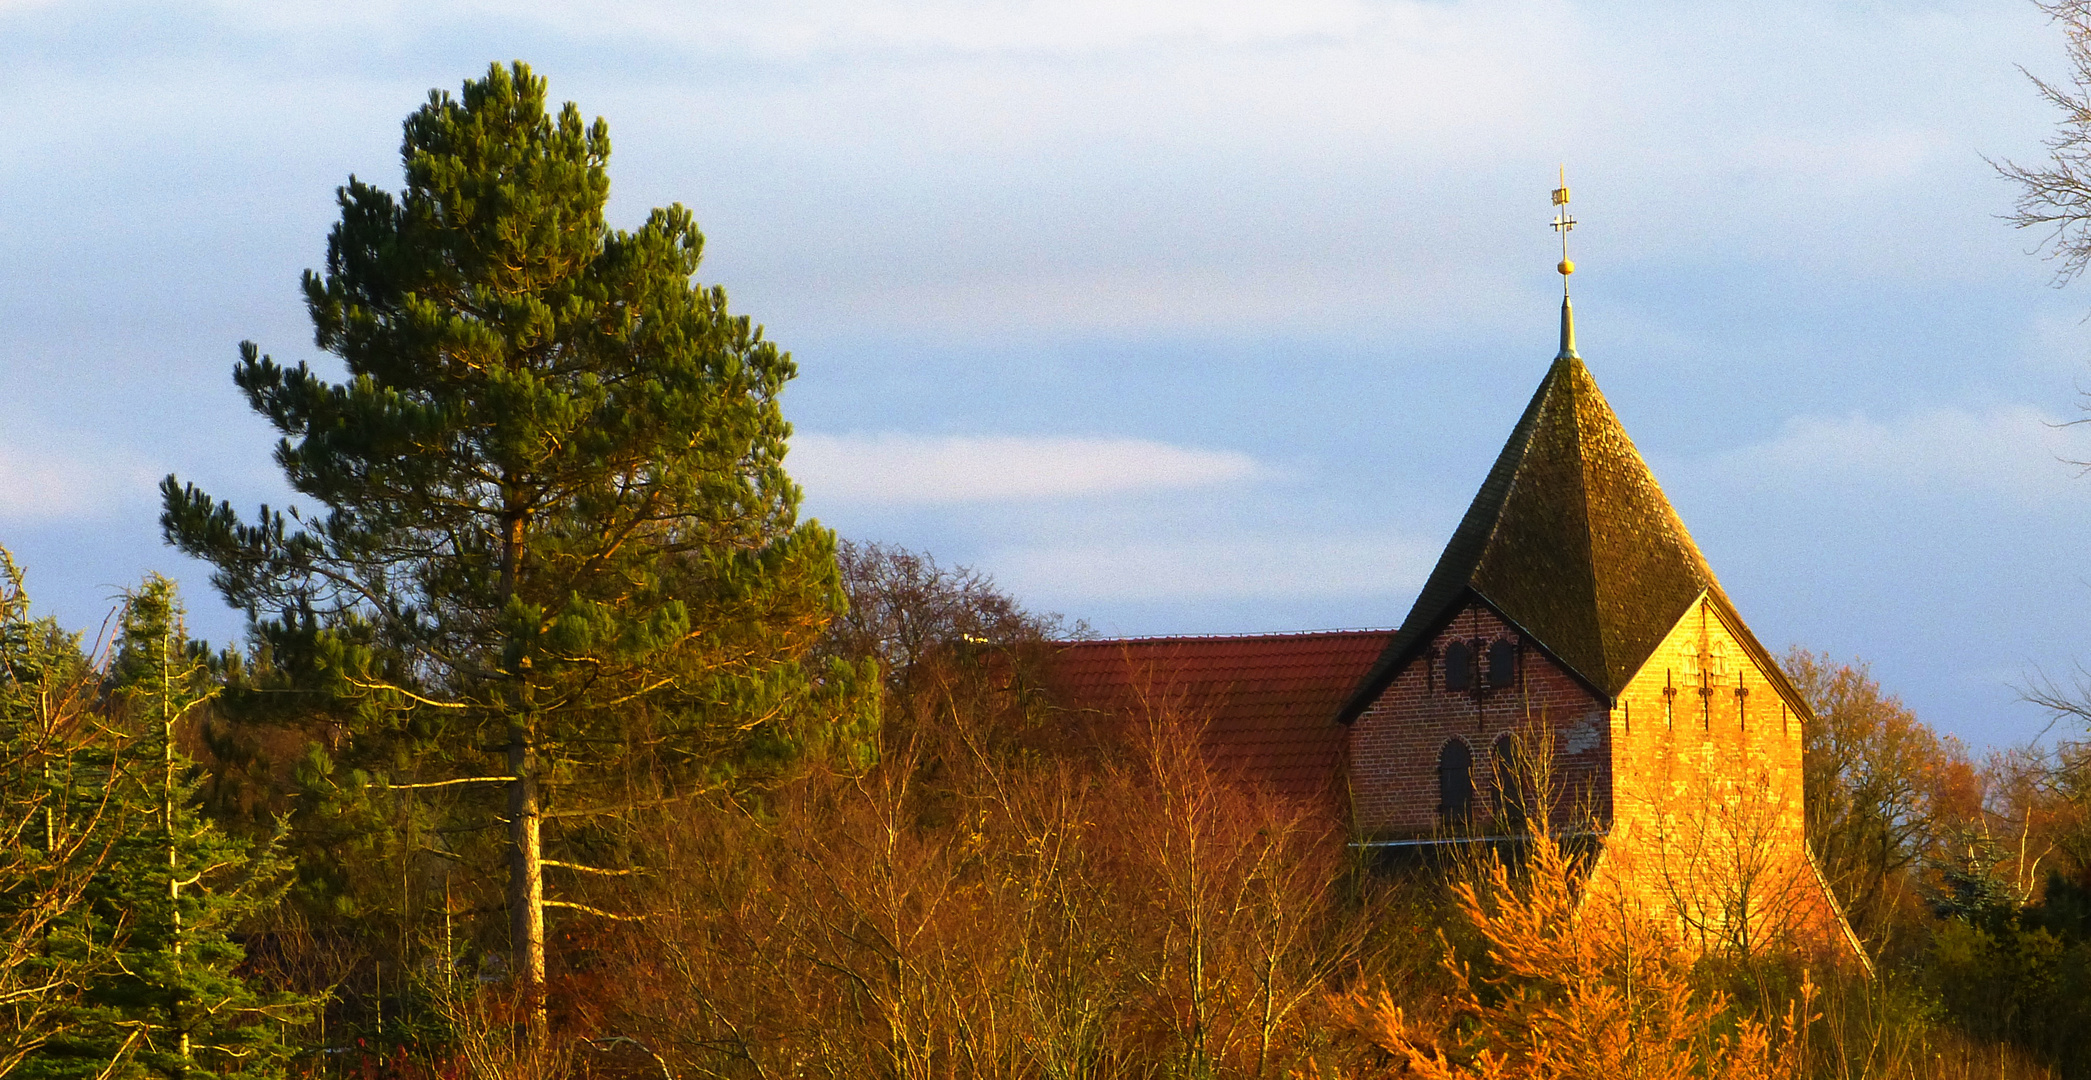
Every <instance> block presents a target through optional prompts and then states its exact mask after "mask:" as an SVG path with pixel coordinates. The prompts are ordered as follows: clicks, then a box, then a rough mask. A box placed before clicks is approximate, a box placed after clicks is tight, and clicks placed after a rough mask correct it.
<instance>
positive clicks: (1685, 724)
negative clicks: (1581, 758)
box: [1602, 599, 1843, 945]
mask: <svg viewBox="0 0 2091 1080" xmlns="http://www.w3.org/2000/svg"><path fill="white" fill-rule="evenodd" d="M1702 676H1703V677H1702ZM1794 704H1795V703H1791V702H1788V701H1787V700H1786V699H1785V698H1784V697H1782V696H1781V694H1780V693H1779V691H1778V690H1777V688H1776V687H1775V686H1774V685H1773V684H1772V683H1771V681H1770V680H1769V679H1767V678H1766V676H1765V672H1764V670H1763V668H1762V667H1761V666H1760V665H1759V664H1758V662H1757V661H1756V660H1755V659H1754V658H1753V657H1752V656H1750V654H1749V653H1748V652H1747V651H1745V650H1744V648H1743V646H1742V643H1741V641H1740V639H1739V637H1738V635H1737V633H1736V629H1735V628H1734V627H1732V626H1730V625H1729V624H1728V622H1727V621H1726V619H1725V618H1724V616H1723V614H1722V612H1721V609H1720V608H1719V607H1718V606H1717V605H1715V604H1714V603H1712V602H1710V601H1708V600H1705V599H1702V600H1701V601H1700V602H1699V603H1698V604H1696V605H1694V606H1693V607H1692V608H1691V609H1690V610H1689V611H1688V612H1687V613H1686V614H1685V615H1684V617H1683V618H1682V619H1680V620H1679V621H1678V623H1677V625H1676V626H1674V627H1672V628H1671V631H1670V633H1669V635H1668V636H1667V637H1666V638H1665V639H1664V641H1663V643H1662V645H1661V646H1659V647H1658V648H1657V649H1656V651H1655V653H1654V654H1653V655H1651V656H1650V657H1649V659H1648V662H1647V664H1646V665H1645V666H1644V667H1643V668H1642V670H1641V672H1640V673H1639V674H1637V675H1636V676H1635V677H1634V679H1633V681H1632V682H1630V683H1628V684H1627V687H1626V689H1625V690H1624V691H1622V692H1621V693H1620V695H1619V701H1618V704H1617V705H1616V706H1615V707H1614V708H1613V710H1612V714H1611V731H1612V739H1611V742H1612V746H1613V753H1614V775H1615V777H1616V781H1615V784H1614V788H1613V798H1612V831H1611V835H1610V836H1609V837H1608V838H1607V840H1606V844H1605V856H1604V864H1603V867H1602V873H1603V875H1604V876H1605V877H1606V878H1607V879H1608V884H1609V885H1610V886H1613V887H1622V888H1624V889H1626V890H1627V891H1628V892H1629V893H1630V894H1631V895H1634V896H1635V897H1637V898H1638V899H1639V900H1640V901H1641V902H1642V903H1643V904H1645V905H1647V906H1648V907H1649V909H1650V910H1654V911H1661V912H1666V913H1667V914H1668V915H1669V916H1670V917H1671V918H1673V919H1675V920H1676V922H1677V923H1678V926H1679V929H1681V930H1682V931H1684V933H1685V934H1686V936H1687V937H1688V938H1692V939H1697V940H1698V941H1699V943H1701V944H1706V945H1715V944H1723V943H1731V942H1734V941H1737V940H1740V939H1741V937H1742V936H1743V935H1747V937H1748V938H1749V939H1750V940H1752V941H1759V940H1762V939H1763V938H1765V937H1766V936H1767V935H1774V934H1777V933H1779V932H1781V931H1783V930H1792V931H1797V932H1802V933H1805V934H1807V935H1808V936H1812V937H1816V938H1822V939H1825V940H1828V939H1830V938H1834V937H1841V935H1842V933H1843V930H1842V928H1841V926H1839V925H1838V921H1837V917H1836V915H1835V914H1834V911H1835V908H1834V904H1833V902H1832V901H1830V900H1829V898H1828V896H1827V894H1826V893H1825V892H1824V890H1823V888H1822V885H1821V883H1820V881H1819V880H1818V879H1817V877H1816V875H1815V872H1814V870H1813V868H1812V866H1811V865H1810V864H1809V862H1808V858H1807V847H1806V844H1807V839H1806V832H1805V829H1806V823H1805V817H1804V808H1803V804H1802V798H1801V796H1802V790H1801V784H1802V774H1801V716H1800V714H1799V713H1798V712H1797V711H1796V709H1795V707H1794ZM1739 919H1747V920H1748V923H1749V924H1748V925H1741V924H1740V923H1739V922H1738V920H1739Z"/></svg>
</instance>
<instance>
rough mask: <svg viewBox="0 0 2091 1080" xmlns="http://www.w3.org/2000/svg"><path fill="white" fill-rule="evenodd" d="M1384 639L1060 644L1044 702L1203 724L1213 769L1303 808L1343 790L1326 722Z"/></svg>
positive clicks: (1339, 735) (1331, 727) (1339, 753)
mask: <svg viewBox="0 0 2091 1080" xmlns="http://www.w3.org/2000/svg"><path fill="white" fill-rule="evenodd" d="M1393 638H1394V632H1393V631H1391V630H1342V631H1328V632H1323V633H1311V634H1263V635H1253V636H1245V637H1177V638H1131V639H1124V640H1116V641H1078V642H1070V643H1067V644H1065V645H1062V646H1059V647H1057V648H1056V650H1055V651H1054V654H1053V656H1052V657H1051V659H1050V660H1049V661H1048V663H1047V665H1046V670H1045V673H1044V682H1045V686H1046V690H1047V692H1048V693H1050V694H1051V695H1053V697H1054V699H1055V701H1056V702H1057V703H1058V704H1059V705H1060V706H1061V707H1062V708H1066V709H1072V710H1078V711H1087V712H1100V713H1119V714H1124V713H1135V714H1136V713H1138V712H1139V711H1140V710H1141V709H1142V708H1143V702H1144V703H1147V704H1148V705H1150V706H1152V707H1166V708H1168V709H1171V710H1172V711H1176V712H1179V713H1180V714H1182V715H1184V716H1186V717H1189V718H1191V719H1193V720H1196V721H1202V722H1204V723H1205V724H1206V728H1205V733H1204V742H1205V747H1206V751H1207V753H1208V754H1209V755H1210V759H1211V760H1212V762H1213V764H1214V765H1215V766H1216V767H1218V768H1220V769H1222V770H1224V771H1228V772H1234V773H1237V774H1239V775H1241V776H1243V777H1244V778H1245V779H1247V780H1249V781H1250V782H1252V783H1255V784H1258V785H1261V786H1263V787H1266V788H1268V789H1269V790H1271V791H1273V792H1276V793H1279V794H1284V795H1290V796H1294V797H1297V798H1302V799H1322V798H1328V797H1332V796H1334V795H1335V794H1337V793H1339V792H1340V791H1341V790H1342V779H1343V778H1342V775H1341V773H1342V769H1343V749H1344V735H1345V731H1346V729H1345V728H1344V727H1343V726H1342V725H1340V724H1338V723H1337V722H1336V712H1337V710H1338V709H1339V708H1341V707H1342V705H1343V702H1344V699H1345V698H1347V697H1349V696H1350V694H1351V693H1352V691H1354V690H1356V689H1357V686H1358V683H1359V682H1360V681H1361V680H1363V679H1364V677H1365V674H1366V672H1367V671H1368V670H1370V669H1371V667H1372V663H1373V661H1374V660H1376V659H1378V658H1379V656H1380V654H1381V653H1383V652H1385V651H1386V648H1387V645H1388V643H1389V642H1390V641H1392V640H1393Z"/></svg>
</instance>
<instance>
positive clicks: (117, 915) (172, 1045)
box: [23, 576, 305, 1078]
mask: <svg viewBox="0 0 2091 1080" xmlns="http://www.w3.org/2000/svg"><path fill="white" fill-rule="evenodd" d="M116 644H117V652H116V656H115V659H114V662H113V664H112V666H111V669H110V671H109V672H108V675H107V678H106V686H105V690H106V698H105V706H106V708H107V709H108V711H109V713H110V715H109V716H108V717H107V722H106V725H105V731H104V734H103V736H102V739H101V740H100V743H99V745H96V746H94V747H93V748H91V750H89V751H88V752H85V753H83V754H82V755H80V756H81V757H82V758H84V759H85V760H87V761H90V762H92V763H93V764H94V765H96V766H97V768H95V769H94V770H93V771H94V772H96V773H100V774H101V775H106V776H108V777H110V778H111V781H110V783H109V785H108V787H106V788H104V789H101V790H98V791H97V790H91V789H87V788H86V787H85V786H83V785H80V784H77V783H75V784H74V785H72V787H71V790H70V791H69V792H68V794H67V799H66V802H67V803H68V804H69V805H72V806H75V807H78V806H79V805H81V804H82V803H83V802H93V801H95V800H97V799H103V800H104V802H105V803H106V804H108V805H111V806H113V810H111V811H109V812H105V813H103V814H102V816H101V817H100V819H99V821H100V827H101V828H102V829H105V830H109V831H110V832H111V833H112V835H111V836H110V843H109V851H108V857H107V860H106V863H105V864H104V865H103V866H102V867H101V868H100V869H99V872H98V873H97V874H96V875H95V876H94V879H93V881H92V882H91V883H90V884H89V885H88V887H87V890H86V899H87V903H86V905H85V910H84V911H83V912H82V913H81V917H79V918H77V919H70V920H67V921H65V922H63V923H61V924H60V925H59V926H58V927H57V928H56V931H57V932H56V933H55V934H54V935H53V941H52V942H51V950H52V952H53V953H54V954H55V955H57V956H61V957H65V956H74V957H80V958H83V959H86V958H91V957H93V956H94V954H95V953H96V951H97V950H105V951H107V952H108V953H109V954H110V956H109V960H110V962H108V963H105V964H99V965H96V967H95V970H94V972H93V974H92V975H91V976H90V977H89V978H87V979H86V980H85V981H84V985H83V993H82V994H81V995H80V997H79V999H78V1004H77V1005H76V1006H75V1007H74V1008H73V1009H72V1010H70V1014H69V1016H68V1018H67V1019H68V1029H67V1030H66V1031H64V1032H63V1033H61V1034H59V1035H57V1036H55V1037H53V1038H51V1039H50V1040H49V1041H48V1042H46V1043H45V1045H44V1046H43V1047H42V1048H41V1049H40V1050H39V1051H38V1052H37V1053H36V1054H35V1055H33V1056H31V1057H30V1058H29V1060H28V1061H27V1062H26V1063H25V1064H24V1068H23V1073H24V1075H25V1076H28V1077H34V1078H44V1077H50V1078H59V1077H67V1078H70V1077H155V1076H157V1077H174V1078H189V1077H209V1076H240V1077H269V1076H280V1075H282V1071H283V1069H282V1066H283V1064H284V1062H285V1061H286V1060H287V1059H288V1058H289V1056H290V1054H291V1047H290V1046H289V1045H288V1044H287V1043H286V1042H285V1041H284V1039H283V1032H284V1030H285V1027H286V1025H288V1024H290V1023H291V1022H293V1021H296V1020H298V1019H300V1018H301V1016H302V1014H303V1012H304V1010H305V1003H304V1002H302V1001H300V1000H298V999H296V998H294V997H291V996H289V995H284V994H270V993H263V992H261V991H257V990H256V989H254V988H252V987H250V986H249V985H248V984H247V982H246V981H245V980H244V979H242V978H241V977H240V975H239V974H238V973H237V972H236V969H237V968H238V967H239V965H240V964H241V962H242V961H243V960H244V959H245V958H246V954H245V951H244V950H243V949H242V947H241V946H240V944H239V943H238V942H237V941H236V940H235V939H234V937H233V934H234V933H235V931H237V930H238V929H239V928H240V927H241V926H242V924H244V923H247V922H250V921H251V920H252V919H253V918H254V917H255V916H256V915H257V914H258V913H259V912H261V911H262V910H263V909H265V908H266V907H268V906H269V905H270V904H272V903H273V902H274V901H275V899H276V897H277V896H278V895H279V893H280V891H281V890H280V885H279V883H280V881H281V880H282V879H283V877H284V876H285V875H286V873H287V871H288V867H287V866H285V865H284V863H283V860H282V859H281V857H280V856H278V855H277V853H276V852H275V851H274V850H273V848H272V847H269V846H264V847H262V848H261V849H260V850H258V851H257V850H254V849H253V848H252V847H251V846H250V845H249V844H247V843H245V842H242V841H240V840H237V839H235V838H233V837H230V836H228V835H227V834H225V833H224V832H223V831H222V830H220V829H218V828H217V827H216V826H214V825H213V824H212V823H211V822H210V821H209V820H207V819H206V818H204V817H203V815H202V814H201V813H199V812H198V810H197V797H196V792H197V787H198V785H199V783H200V774H201V770H200V769H198V768H197V766H196V764H195V763H194V762H193V761H191V760H190V759H189V758H188V756H187V755H186V754H184V753H183V752H182V750H181V748H180V745H179V743H180V737H179V732H180V731H181V730H183V729H185V728H188V727H191V726H193V724H194V723H195V721H196V714H197V712H198V710H199V707H200V706H202V705H204V703H206V702H208V701H209V700H210V699H211V698H212V697H213V696H214V695H215V693H216V686H215V678H214V676H213V674H212V672H211V665H210V663H209V658H208V657H207V655H206V654H205V652H204V648H203V646H202V644H201V643H198V642H191V641H190V640H189V639H188V636H187V632H186V629H185V627H184V625H183V620H182V612H181V608H180V606H179V604H178V602H177V599H176V595H175V588H174V584H173V583H172V582H170V581H168V580H167V579H165V578H162V577H158V576H153V577H149V578H148V579H147V580H146V582H145V584H144V585H143V586H142V587H141V588H139V589H138V590H137V591H135V592H133V593H131V594H130V595H129V596H128V597H127V599H126V602H125V604H124V608H123V612H122V616H121V622H120V629H119V635H118V638H117V643H116ZM104 763H106V764H104ZM104 796H106V798H105V799H104Z"/></svg>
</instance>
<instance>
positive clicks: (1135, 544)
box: [990, 534, 1436, 603]
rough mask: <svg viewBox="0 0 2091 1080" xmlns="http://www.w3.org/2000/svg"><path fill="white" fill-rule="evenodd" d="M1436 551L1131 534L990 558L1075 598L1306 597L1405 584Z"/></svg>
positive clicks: (1029, 588) (1043, 588)
mask: <svg viewBox="0 0 2091 1080" xmlns="http://www.w3.org/2000/svg"><path fill="white" fill-rule="evenodd" d="M1435 555H1436V552H1435V551H1434V550H1431V549H1430V548H1429V547H1428V546H1427V545H1423V544H1418V543H1416V542H1414V541H1412V540H1408V539H1406V538H1402V537H1395V536H1386V535H1369V534H1368V535H1347V536H1314V535H1307V536H1288V537H1253V536H1241V537H1225V538H1215V539H1208V540H1155V541H1146V540H1129V541H1126V542H1088V543H1075V544H1068V545H1063V546H1054V547H1033V548H1019V549H1015V550H1011V551H1005V552H1002V553H1000V554H998V555H996V556H995V557H994V558H993V559H992V560H990V565H992V566H994V568H995V576H996V579H997V580H999V581H1001V582H1002V583H1003V584H1005V585H1007V586H1009V587H1011V588H1012V589H1014V590H1015V592H1016V593H1017V594H1018V595H1023V596H1030V595H1037V596H1043V597H1048V598H1051V600H1052V602H1055V603H1061V602H1066V601H1069V600H1083V601H1098V600H1261V599H1269V600H1300V599H1310V598H1346V599H1349V598H1355V597H1359V596H1382V595H1387V594H1391V593H1402V592H1407V591H1410V590H1413V589H1415V588H1417V587H1418V586H1420V585H1421V584H1422V582H1423V578H1424V576H1425V575H1426V574H1427V573H1428V572H1429V570H1430V566H1431V560H1432V559H1433V557H1434V556H1435Z"/></svg>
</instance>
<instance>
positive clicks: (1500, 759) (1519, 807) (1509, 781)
mask: <svg viewBox="0 0 2091 1080" xmlns="http://www.w3.org/2000/svg"><path fill="white" fill-rule="evenodd" d="M1490 756H1491V757H1493V758H1494V759H1495V760H1494V761H1493V762H1491V764H1492V765H1493V766H1494V771H1495V781H1496V817H1497V819H1498V820H1500V821H1501V822H1502V823H1503V825H1504V827H1506V828H1511V829H1516V828H1522V827H1523V826H1524V824H1525V802H1526V799H1525V775H1526V773H1527V772H1528V770H1527V768H1526V766H1527V764H1528V763H1527V762H1525V761H1524V760H1522V758H1523V755H1521V754H1519V753H1518V752H1517V740H1516V739H1514V738H1511V737H1510V736H1508V735H1503V736H1499V737H1498V738H1497V739H1496V745H1495V750H1494V751H1493V753H1491V755H1490Z"/></svg>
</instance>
